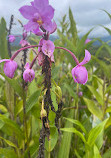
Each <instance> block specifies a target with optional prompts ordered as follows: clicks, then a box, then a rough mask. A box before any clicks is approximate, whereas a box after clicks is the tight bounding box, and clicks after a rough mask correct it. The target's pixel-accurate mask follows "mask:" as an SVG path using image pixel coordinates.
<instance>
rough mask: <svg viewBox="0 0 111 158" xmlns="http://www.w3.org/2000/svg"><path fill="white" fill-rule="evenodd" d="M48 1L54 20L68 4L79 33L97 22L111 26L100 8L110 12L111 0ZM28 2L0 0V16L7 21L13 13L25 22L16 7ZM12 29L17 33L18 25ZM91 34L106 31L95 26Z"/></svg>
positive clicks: (65, 12)
mask: <svg viewBox="0 0 111 158" xmlns="http://www.w3.org/2000/svg"><path fill="white" fill-rule="evenodd" d="M7 1H8V3H7ZM49 2H50V4H51V5H52V6H53V7H54V8H55V17H54V18H55V20H56V21H58V20H60V19H61V18H62V17H63V15H64V14H67V13H68V8H69V6H70V7H71V9H72V12H73V15H74V18H75V21H76V23H77V27H78V30H80V31H81V34H83V33H86V32H87V31H88V30H89V29H90V28H92V27H94V26H96V25H98V24H103V25H105V26H107V25H108V26H110V27H111V25H110V20H109V18H108V16H107V15H106V14H105V13H104V12H103V11H101V10H100V9H105V10H107V11H109V12H110V6H111V0H107V2H106V0H49ZM28 4H30V0H0V18H1V17H2V16H3V17H4V18H5V19H6V21H7V23H9V21H10V16H11V14H14V15H15V18H17V19H20V20H21V21H23V22H24V23H26V20H24V19H23V17H22V16H21V15H20V13H19V11H18V9H19V8H20V7H21V6H23V5H28ZM13 30H14V31H15V30H16V32H18V33H19V31H20V26H19V25H17V26H16V27H14V29H13ZM92 34H93V35H99V36H104V35H107V32H106V31H105V30H103V28H101V27H97V28H95V29H94V31H93V33H92Z"/></svg>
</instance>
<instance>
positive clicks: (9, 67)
mask: <svg viewBox="0 0 111 158" xmlns="http://www.w3.org/2000/svg"><path fill="white" fill-rule="evenodd" d="M16 69H17V63H16V62H15V61H13V60H9V61H6V62H5V64H4V68H3V70H4V73H5V75H6V76H7V77H9V78H13V77H14V74H15V71H16Z"/></svg>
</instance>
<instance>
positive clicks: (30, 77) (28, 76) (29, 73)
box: [23, 69, 35, 82]
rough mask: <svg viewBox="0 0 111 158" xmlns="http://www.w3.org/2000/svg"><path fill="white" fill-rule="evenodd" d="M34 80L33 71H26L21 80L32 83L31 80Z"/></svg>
mask: <svg viewBox="0 0 111 158" xmlns="http://www.w3.org/2000/svg"><path fill="white" fill-rule="evenodd" d="M34 78H35V72H34V70H33V69H26V70H25V71H24V73H23V79H24V80H25V82H32V80H33V79H34Z"/></svg>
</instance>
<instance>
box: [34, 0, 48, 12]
mask: <svg viewBox="0 0 111 158" xmlns="http://www.w3.org/2000/svg"><path fill="white" fill-rule="evenodd" d="M48 4H49V2H48V0H34V7H36V8H37V9H39V10H43V8H45V7H46V6H48Z"/></svg>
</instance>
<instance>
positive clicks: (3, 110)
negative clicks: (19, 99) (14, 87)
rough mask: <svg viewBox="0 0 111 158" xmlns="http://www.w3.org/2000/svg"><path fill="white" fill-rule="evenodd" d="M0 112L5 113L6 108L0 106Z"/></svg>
mask: <svg viewBox="0 0 111 158" xmlns="http://www.w3.org/2000/svg"><path fill="white" fill-rule="evenodd" d="M0 111H2V112H3V113H6V112H7V108H6V107H5V106H4V105H2V104H0Z"/></svg>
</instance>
